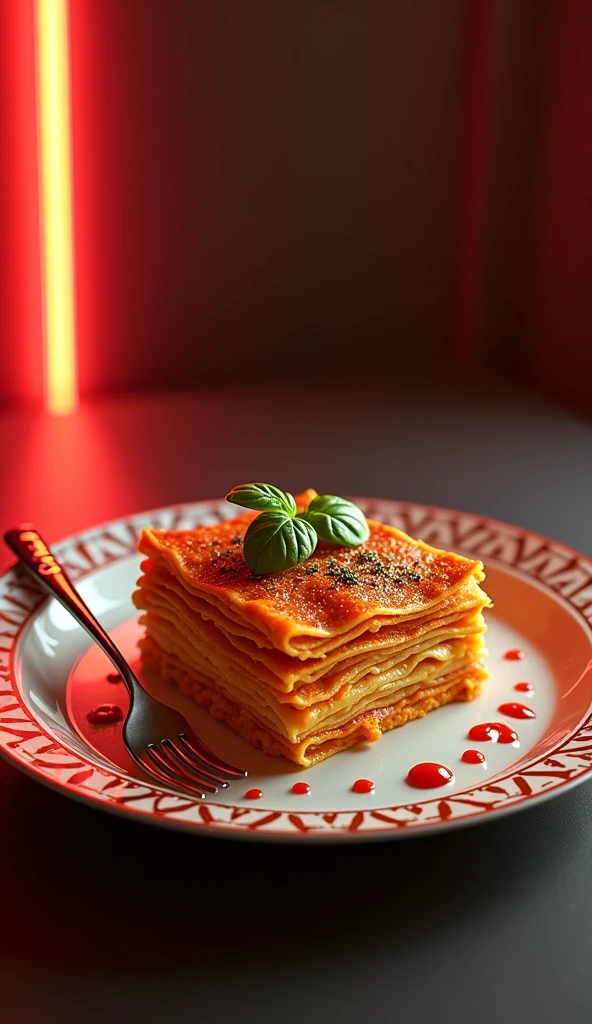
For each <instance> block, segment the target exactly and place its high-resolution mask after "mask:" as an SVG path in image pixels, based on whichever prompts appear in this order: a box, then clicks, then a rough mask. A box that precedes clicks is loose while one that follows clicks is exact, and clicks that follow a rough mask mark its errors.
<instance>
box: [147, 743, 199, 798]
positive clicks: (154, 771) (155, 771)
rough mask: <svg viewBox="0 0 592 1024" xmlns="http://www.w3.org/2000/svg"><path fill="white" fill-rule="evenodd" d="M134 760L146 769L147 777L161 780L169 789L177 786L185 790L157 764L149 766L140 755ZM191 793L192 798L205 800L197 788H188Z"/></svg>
mask: <svg viewBox="0 0 592 1024" xmlns="http://www.w3.org/2000/svg"><path fill="white" fill-rule="evenodd" d="M134 759H135V760H136V761H137V762H138V764H139V765H141V767H142V768H143V769H144V771H145V772H146V774H147V775H151V776H152V778H157V779H159V780H160V782H164V783H166V786H167V789H168V788H170V786H171V784H173V785H175V786H176V788H177V789H179V790H182V789H183V787H182V786H181V785H180V784H179V783H176V782H174V780H173V779H171V778H169V777H168V776H167V775H165V774H164V772H162V771H161V770H160V769H159V768H158V767H157V765H156V763H153V764H147V763H146V761H144V760H143V758H142V757H141V756H140V754H134ZM189 791H191V795H192V796H196V797H197V798H198V799H199V800H205V797H206V795H205V793H202V791H201V790H199V789H197V788H196V787H193V786H191V787H187V792H189Z"/></svg>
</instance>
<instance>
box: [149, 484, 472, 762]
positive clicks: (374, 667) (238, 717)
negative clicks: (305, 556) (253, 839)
mask: <svg viewBox="0 0 592 1024" xmlns="http://www.w3.org/2000/svg"><path fill="white" fill-rule="evenodd" d="M312 496H314V492H311V491H308V492H306V493H305V494H304V495H302V496H300V497H299V498H298V499H297V502H298V504H299V506H300V507H303V506H305V505H306V504H307V502H308V501H309V500H310V498H311V497H312ZM254 515H255V513H245V514H244V515H240V516H237V517H236V518H235V519H232V520H229V521H227V522H225V523H220V524H216V525H215V526H209V527H202V528H198V529H195V530H175V531H172V530H151V529H146V530H144V531H143V532H142V534H141V536H140V540H139V543H138V548H139V550H140V551H141V552H142V553H143V554H145V555H146V556H147V557H146V559H145V560H144V561H143V562H142V571H143V573H142V576H141V578H140V579H139V581H138V588H137V590H136V592H135V593H134V603H135V604H136V606H137V607H138V608H139V609H141V610H142V612H143V614H142V617H141V619H140V621H141V622H142V623H143V624H144V625H145V627H146V635H145V637H144V638H143V639H142V640H141V641H140V647H141V650H142V657H143V661H144V663H145V664H146V665H147V666H148V667H150V668H152V669H155V670H156V671H157V672H158V673H159V674H160V675H161V676H162V677H163V678H164V679H166V680H170V681H172V682H174V683H175V684H176V685H177V686H178V687H180V689H181V690H182V691H183V692H185V693H187V694H189V695H190V696H191V697H193V698H194V700H196V701H197V703H199V704H201V705H203V706H205V707H207V708H208V709H209V711H210V713H211V714H212V715H213V716H215V717H216V718H220V719H223V720H224V721H225V722H227V723H228V724H229V725H230V726H231V727H232V728H233V729H234V730H235V731H236V732H237V733H239V734H240V735H241V736H243V737H244V738H245V739H247V740H249V741H250V742H251V743H254V744H255V745H256V746H258V747H260V748H261V749H262V750H264V751H265V752H267V753H269V754H282V755H284V756H285V757H287V758H289V759H290V760H292V761H295V762H296V763H297V764H300V765H303V766H305V767H308V766H310V765H313V764H315V763H316V762H317V761H321V760H323V759H324V758H326V757H329V756H331V755H332V754H335V753H337V752H339V751H341V750H344V749H346V748H347V747H350V746H352V745H353V744H355V743H358V742H359V741H361V740H377V739H378V738H379V737H380V736H381V734H382V733H383V732H385V731H386V730H388V729H392V728H394V727H395V726H399V725H403V724H405V723H406V722H409V721H411V720H412V719H414V718H418V717H421V716H423V715H425V714H426V712H428V711H431V710H433V709H435V708H437V707H440V706H441V705H443V704H447V703H449V702H450V701H455V700H471V699H472V698H473V697H475V696H477V694H478V693H479V692H480V689H481V684H482V681H483V680H484V679H485V678H486V672H485V670H484V668H483V658H484V656H485V654H486V650H485V645H484V637H483V634H484V631H485V623H484V619H483V614H482V612H483V608H484V607H485V606H486V605H488V604H489V603H490V602H489V599H488V597H487V595H486V594H485V593H484V592H483V590H482V589H481V587H480V585H479V584H480V583H481V582H482V580H483V579H484V573H483V567H482V565H481V563H480V562H476V561H472V560H470V559H467V558H463V557H461V556H460V555H455V554H451V553H449V552H445V551H439V550H437V549H435V548H432V547H430V546H428V545H427V544H424V543H422V542H421V541H416V540H413V539H412V538H410V537H408V536H407V535H406V534H404V533H401V532H400V531H398V530H396V529H394V528H393V527H390V526H385V525H382V524H380V523H376V522H372V521H369V527H370V537H369V539H368V541H367V542H366V543H365V544H363V545H362V546H361V547H358V548H335V547H331V546H328V545H322V544H320V545H319V546H318V548H317V550H316V552H315V554H314V555H313V556H312V558H310V559H309V560H308V561H307V562H305V563H303V564H302V565H299V566H295V567H294V568H292V569H286V570H284V571H283V572H279V573H273V574H271V575H269V576H265V577H260V578H254V577H253V576H252V575H251V573H250V571H249V569H248V567H247V565H246V562H245V560H244V557H243V554H242V540H243V537H244V534H245V532H246V529H247V527H248V525H249V523H250V522H251V521H252V519H253V518H254Z"/></svg>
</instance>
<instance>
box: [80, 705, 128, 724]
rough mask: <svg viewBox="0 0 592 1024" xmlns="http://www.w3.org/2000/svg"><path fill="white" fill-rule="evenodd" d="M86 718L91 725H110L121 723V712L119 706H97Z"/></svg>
mask: <svg viewBox="0 0 592 1024" xmlns="http://www.w3.org/2000/svg"><path fill="white" fill-rule="evenodd" d="M86 717H87V718H88V720H89V722H90V723H91V724H92V725H111V724H112V723H113V722H121V719H122V718H123V711H122V710H121V708H120V707H119V704H99V706H98V708H94V710H93V711H89V713H88V715H87V716H86Z"/></svg>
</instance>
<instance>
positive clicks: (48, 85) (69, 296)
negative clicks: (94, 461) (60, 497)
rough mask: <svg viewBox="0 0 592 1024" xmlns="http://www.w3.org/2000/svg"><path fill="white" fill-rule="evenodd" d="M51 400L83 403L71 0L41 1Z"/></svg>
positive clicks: (62, 408) (63, 409) (60, 407)
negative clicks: (77, 304) (75, 239)
mask: <svg viewBox="0 0 592 1024" xmlns="http://www.w3.org/2000/svg"><path fill="white" fill-rule="evenodd" d="M35 14H36V36H37V39H36V42H37V110H38V115H37V116H38V122H39V163H40V195H41V231H42V240H41V241H42V279H43V320H44V348H45V401H46V407H47V410H48V412H50V413H53V414H55V415H64V414H66V413H70V412H73V411H74V409H75V408H76V404H77V380H76V376H77V374H76V328H75V308H74V256H73V240H72V173H71V147H70V68H69V50H68V0H36V5H35Z"/></svg>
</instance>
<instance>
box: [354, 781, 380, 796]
mask: <svg viewBox="0 0 592 1024" xmlns="http://www.w3.org/2000/svg"><path fill="white" fill-rule="evenodd" d="M375 788H376V787H375V785H374V783H373V782H372V780H371V779H356V781H355V782H354V784H353V786H352V789H353V791H354V793H373V792H374V790H375Z"/></svg>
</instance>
